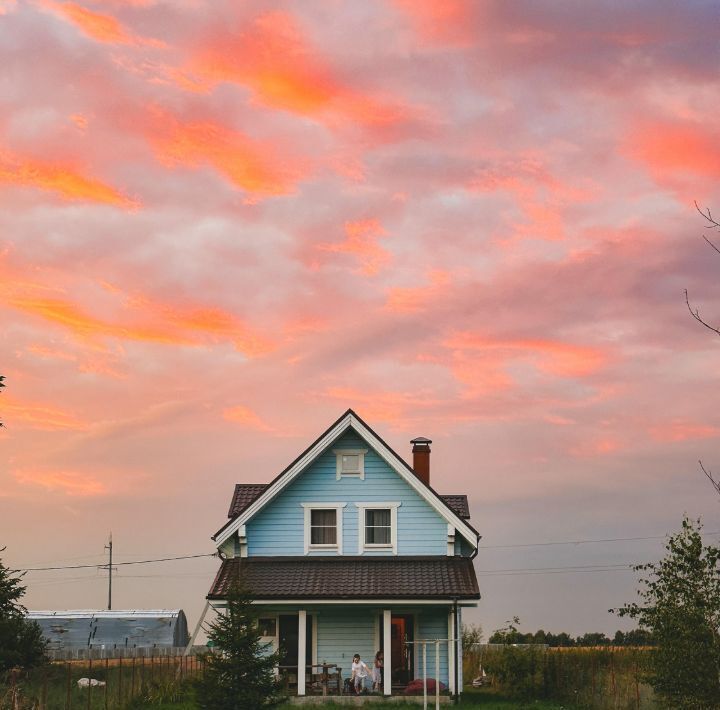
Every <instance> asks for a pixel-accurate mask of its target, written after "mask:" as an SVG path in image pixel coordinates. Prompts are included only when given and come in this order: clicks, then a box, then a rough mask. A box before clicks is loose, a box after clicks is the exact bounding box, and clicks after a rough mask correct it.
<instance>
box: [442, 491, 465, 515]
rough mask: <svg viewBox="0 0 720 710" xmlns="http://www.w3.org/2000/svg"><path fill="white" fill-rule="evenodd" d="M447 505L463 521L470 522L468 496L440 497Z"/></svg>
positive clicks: (443, 495)
mask: <svg viewBox="0 0 720 710" xmlns="http://www.w3.org/2000/svg"><path fill="white" fill-rule="evenodd" d="M440 497H441V498H442V499H443V500H444V501H445V503H447V505H448V506H449V507H450V508H452V509H453V510H454V511H455V513H456V514H457V516H458V518H462V519H463V520H470V506H469V505H468V498H467V496H466V495H451V496H450V495H445V494H442V495H441V496H440Z"/></svg>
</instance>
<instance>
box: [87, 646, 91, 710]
mask: <svg viewBox="0 0 720 710" xmlns="http://www.w3.org/2000/svg"><path fill="white" fill-rule="evenodd" d="M91 678H92V649H88V696H87V700H88V701H87V706H88V710H90V701H91V699H92V696H91V693H92V684H91V683H90V679H91Z"/></svg>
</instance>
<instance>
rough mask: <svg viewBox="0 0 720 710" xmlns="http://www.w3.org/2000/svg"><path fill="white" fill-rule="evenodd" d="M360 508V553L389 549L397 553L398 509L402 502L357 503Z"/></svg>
mask: <svg viewBox="0 0 720 710" xmlns="http://www.w3.org/2000/svg"><path fill="white" fill-rule="evenodd" d="M355 506H356V507H357V509H358V531H359V540H358V553H359V554H361V555H362V554H363V552H368V551H372V550H387V551H388V552H392V554H393V555H397V509H398V508H399V507H400V503H355Z"/></svg>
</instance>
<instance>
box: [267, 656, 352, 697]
mask: <svg viewBox="0 0 720 710" xmlns="http://www.w3.org/2000/svg"><path fill="white" fill-rule="evenodd" d="M315 669H317V670H315ZM304 670H305V693H306V694H307V695H324V696H325V695H342V693H343V680H342V668H340V666H338V665H337V663H312V664H308V665H306V666H305V669H304ZM278 673H279V675H280V681H281V683H282V685H283V686H284V688H285V691H286V692H287V693H288V694H291V693H292V692H293V691H294V692H297V678H298V666H278Z"/></svg>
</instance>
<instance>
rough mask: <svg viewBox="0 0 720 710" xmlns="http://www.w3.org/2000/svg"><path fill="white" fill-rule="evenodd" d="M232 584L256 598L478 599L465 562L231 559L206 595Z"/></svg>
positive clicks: (453, 559) (470, 566)
mask: <svg viewBox="0 0 720 710" xmlns="http://www.w3.org/2000/svg"><path fill="white" fill-rule="evenodd" d="M233 581H238V582H241V583H242V584H243V585H244V586H246V587H247V588H248V589H249V590H250V591H251V592H252V594H253V597H255V599H354V600H357V599H452V598H458V599H479V598H480V590H479V588H478V583H477V577H476V576H475V569H474V568H473V563H472V560H471V559H469V558H468V557H459V556H456V557H441V556H434V557H412V556H408V557H392V558H387V557H367V556H364V557H349V556H345V557H310V558H308V557H233V558H232V559H229V560H224V561H223V563H222V566H221V567H220V570H219V571H218V573H217V576H216V577H215V581H214V582H213V585H212V587H211V589H210V592H209V594H208V599H223V598H224V597H225V596H226V595H227V592H228V589H229V588H230V586H231V584H232V582H233Z"/></svg>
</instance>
